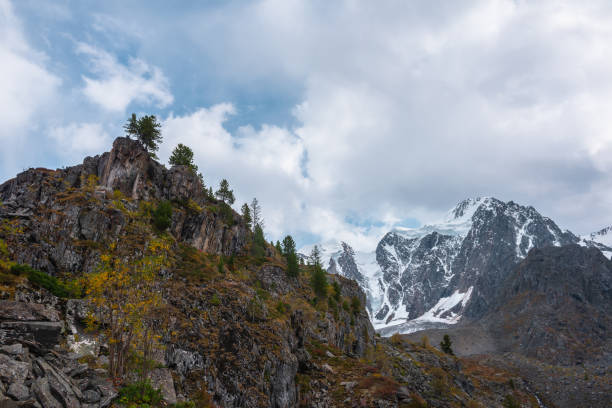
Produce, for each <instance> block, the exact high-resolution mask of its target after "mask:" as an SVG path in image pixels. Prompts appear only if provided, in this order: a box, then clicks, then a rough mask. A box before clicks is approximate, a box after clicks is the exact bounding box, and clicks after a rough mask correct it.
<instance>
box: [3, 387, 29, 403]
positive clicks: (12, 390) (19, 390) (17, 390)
mask: <svg viewBox="0 0 612 408" xmlns="http://www.w3.org/2000/svg"><path fill="white" fill-rule="evenodd" d="M6 395H8V396H10V397H13V398H14V399H16V400H17V401H25V400H27V399H28V398H29V397H30V390H29V389H28V387H26V386H25V385H23V384H22V383H12V384H11V385H10V386H9V388H8V390H7V391H6Z"/></svg>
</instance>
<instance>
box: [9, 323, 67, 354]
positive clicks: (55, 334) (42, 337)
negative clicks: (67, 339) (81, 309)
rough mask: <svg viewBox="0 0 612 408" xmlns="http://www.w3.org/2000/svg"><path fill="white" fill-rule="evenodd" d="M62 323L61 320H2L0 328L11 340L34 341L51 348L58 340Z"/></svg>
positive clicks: (62, 326)
mask: <svg viewBox="0 0 612 408" xmlns="http://www.w3.org/2000/svg"><path fill="white" fill-rule="evenodd" d="M63 329H64V324H63V323H62V322H29V321H26V322H2V323H0V330H1V331H3V332H4V337H5V338H6V339H10V340H13V341H23V340H30V341H35V342H36V343H38V344H40V345H41V346H43V347H46V348H51V347H53V346H55V345H56V344H57V343H59V341H60V336H61V334H62V330H63Z"/></svg>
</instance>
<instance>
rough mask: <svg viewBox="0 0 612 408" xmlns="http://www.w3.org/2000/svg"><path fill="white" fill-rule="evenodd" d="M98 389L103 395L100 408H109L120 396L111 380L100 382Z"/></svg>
mask: <svg viewBox="0 0 612 408" xmlns="http://www.w3.org/2000/svg"><path fill="white" fill-rule="evenodd" d="M97 387H98V391H99V392H100V395H101V397H100V403H99V408H106V407H108V406H109V405H110V404H111V403H112V402H113V400H114V399H115V398H117V396H118V395H119V394H118V393H117V390H115V387H114V386H113V383H112V382H111V381H110V380H104V381H100V382H98V385H97Z"/></svg>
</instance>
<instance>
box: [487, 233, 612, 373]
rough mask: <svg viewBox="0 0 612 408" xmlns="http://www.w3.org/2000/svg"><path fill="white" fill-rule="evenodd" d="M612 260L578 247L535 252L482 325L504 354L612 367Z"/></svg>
mask: <svg viewBox="0 0 612 408" xmlns="http://www.w3.org/2000/svg"><path fill="white" fill-rule="evenodd" d="M610 310H612V261H610V260H609V259H607V258H606V257H605V256H603V255H602V253H601V252H600V251H599V250H597V249H595V248H584V247H581V246H578V245H568V246H563V247H547V248H538V249H533V250H531V251H530V252H529V255H528V256H527V257H526V258H525V260H523V261H522V262H521V263H520V264H519V265H518V266H516V267H515V269H514V270H513V271H512V273H510V275H509V276H508V278H507V280H506V282H505V283H504V285H503V287H502V290H501V291H500V296H499V297H498V298H496V299H495V308H494V309H493V310H492V311H491V312H490V313H488V314H487V316H485V318H484V319H483V321H482V323H483V324H485V325H487V326H488V327H490V329H491V331H492V333H493V335H494V336H495V338H496V339H498V344H499V348H500V350H501V351H517V352H520V353H521V354H524V355H526V356H528V357H534V358H538V359H540V360H542V361H546V362H553V363H559V364H565V365H575V364H582V363H584V362H585V361H594V360H600V361H602V362H606V364H607V365H609V364H612V353H611V352H610V350H612V338H611V336H610V334H611V330H612V317H611V316H610Z"/></svg>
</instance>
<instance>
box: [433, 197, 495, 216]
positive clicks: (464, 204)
mask: <svg viewBox="0 0 612 408" xmlns="http://www.w3.org/2000/svg"><path fill="white" fill-rule="evenodd" d="M491 200H495V199H494V198H491V197H476V198H467V199H465V200H463V201H461V202H459V203H458V204H457V205H456V206H455V207H454V208H452V209H451V210H450V211H449V212H448V213H447V215H446V217H445V221H452V220H457V219H459V218H462V219H466V218H471V217H472V215H474V213H475V212H476V210H477V209H478V207H480V205H481V204H483V203H486V202H490V201H491Z"/></svg>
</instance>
